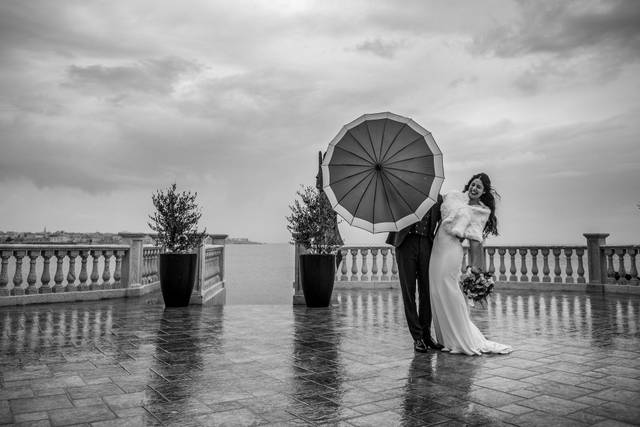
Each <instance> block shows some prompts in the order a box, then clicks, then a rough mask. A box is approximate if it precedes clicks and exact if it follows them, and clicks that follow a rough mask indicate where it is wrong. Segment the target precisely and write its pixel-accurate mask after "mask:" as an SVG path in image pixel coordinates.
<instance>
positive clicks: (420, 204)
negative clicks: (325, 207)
mask: <svg viewBox="0 0 640 427" xmlns="http://www.w3.org/2000/svg"><path fill="white" fill-rule="evenodd" d="M322 174H323V181H324V187H323V188H324V191H325V193H326V195H327V197H328V198H329V200H330V201H331V205H332V206H333V208H334V209H335V211H336V212H337V213H338V214H339V215H340V216H341V217H342V218H344V219H345V221H346V222H347V223H349V224H350V225H353V226H355V227H358V228H362V229H364V230H367V231H369V232H372V233H380V232H385V231H398V230H401V229H402V228H404V227H406V226H408V225H411V224H413V223H415V222H418V221H420V219H422V217H423V216H424V214H425V213H426V212H427V211H428V210H429V208H431V206H433V205H434V204H435V202H436V200H437V197H438V193H439V191H440V187H441V186H442V182H443V181H444V170H443V167H442V152H441V151H440V149H439V148H438V145H437V144H436V141H435V140H434V139H433V136H432V135H431V133H430V132H429V131H427V130H426V129H424V128H423V127H421V126H420V125H418V124H417V123H416V122H414V121H413V120H411V119H409V118H406V117H402V116H398V115H396V114H393V113H388V112H386V113H376V114H365V115H363V116H361V117H359V118H357V119H356V120H354V121H352V122H351V123H349V124H347V125H345V126H343V128H342V129H341V130H340V132H339V133H338V135H336V137H335V138H333V140H332V141H331V143H330V144H329V148H328V149H327V152H326V155H325V156H324V160H323V162H322Z"/></svg>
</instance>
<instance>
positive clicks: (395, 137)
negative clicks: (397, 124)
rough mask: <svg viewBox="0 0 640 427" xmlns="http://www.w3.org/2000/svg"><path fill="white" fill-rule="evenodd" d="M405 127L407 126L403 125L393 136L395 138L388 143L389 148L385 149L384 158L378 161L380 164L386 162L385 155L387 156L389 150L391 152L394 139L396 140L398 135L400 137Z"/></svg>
mask: <svg viewBox="0 0 640 427" xmlns="http://www.w3.org/2000/svg"><path fill="white" fill-rule="evenodd" d="M406 126H407V124H406V123H403V124H402V127H401V128H400V129H399V130H398V133H396V134H395V136H394V137H393V139H392V140H391V142H390V143H389V146H388V147H387V150H386V151H385V152H384V156H381V157H380V161H381V162H384V161H386V159H385V157H386V156H387V154H389V150H391V147H393V143H394V142H396V139H397V138H398V135H400V133H402V129H404V128H405V127H406Z"/></svg>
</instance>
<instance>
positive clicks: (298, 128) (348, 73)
mask: <svg viewBox="0 0 640 427" xmlns="http://www.w3.org/2000/svg"><path fill="white" fill-rule="evenodd" d="M639 60H640V2H638V1H635V0H618V1H615V0H600V1H589V0H580V1H567V0H558V1H535V2H533V1H527V2H525V1H511V0H491V1H482V2H478V1H475V0H467V1H452V0H442V1H426V0H414V1H408V0H407V1H398V0H389V1H376V0H373V1H372V0H362V1H357V0H339V1H334V0H317V1H307V0H264V1H245V0H233V1H231V0H230V1H209V0H207V1H204V0H203V1H200V2H199V1H182V2H157V1H139V0H136V1H84V0H82V1H80V0H78V1H65V0H62V1H56V2H52V1H49V0H46V1H33V0H26V1H18V0H15V1H12V0H8V1H3V2H1V3H0V201H1V203H0V230H5V231H6V230H16V231H36V230H42V229H43V228H44V227H46V228H47V229H48V230H59V229H62V230H67V231H104V232H117V231H124V230H127V231H148V230H149V229H148V227H147V215H148V214H150V213H151V212H152V210H153V206H152V204H151V194H152V193H153V192H154V191H155V190H156V189H158V188H164V187H166V186H168V185H169V184H171V183H172V182H174V181H175V182H177V184H178V188H179V189H183V190H192V191H197V192H198V198H199V201H200V203H201V205H202V209H203V222H202V225H203V226H206V227H207V229H208V231H210V232H214V233H225V234H229V235H230V236H235V237H248V238H250V239H252V240H258V241H263V242H286V241H288V240H289V235H288V232H287V230H286V221H285V216H286V215H287V214H288V213H289V209H288V205H289V204H290V203H291V202H292V200H293V199H294V197H295V193H296V191H297V190H298V189H299V188H300V185H301V184H310V185H313V184H314V178H315V174H316V171H317V153H318V151H320V150H325V149H326V148H327V145H328V143H329V142H330V141H331V139H332V138H333V137H334V136H335V135H336V134H337V133H338V131H339V130H340V128H341V127H342V125H344V124H345V123H348V122H350V121H352V120H353V119H355V118H357V117H358V116H360V115H362V114H364V113H374V112H380V111H391V112H394V113H396V114H401V115H405V116H408V117H411V118H412V119H414V120H415V121H416V122H418V123H419V124H421V125H422V126H423V127H425V128H426V129H428V130H430V131H431V132H432V134H433V135H434V137H435V139H436V141H437V142H438V144H439V146H440V148H441V149H442V151H443V153H444V167H445V175H446V180H445V183H444V185H443V191H444V192H447V191H450V190H454V189H458V190H459V189H461V187H462V186H463V185H464V183H465V182H466V180H467V179H468V177H469V176H470V175H471V174H473V173H476V172H479V171H485V172H487V173H488V174H489V175H490V176H491V177H492V179H493V182H494V185H495V187H496V188H497V190H498V191H499V192H500V194H501V195H502V199H501V201H500V202H499V205H498V213H497V214H498V218H499V221H500V223H499V227H500V232H501V236H500V237H498V238H493V239H492V240H491V242H492V243H495V244H500V243H516V244H517V243H576V244H583V243H584V238H583V237H582V233H585V232H607V233H610V234H611V236H610V237H609V240H608V241H609V242H610V243H639V242H640V210H639V209H638V207H637V204H638V203H639V202H640V120H639V119H638V117H640V90H638V87H640V77H639V76H640V61H639ZM340 227H341V231H342V232H343V234H344V235H345V240H346V242H347V243H368V242H379V241H382V240H384V236H381V235H375V236H373V235H369V234H367V233H365V232H361V231H359V230H354V229H351V228H350V227H349V226H347V225H346V224H341V226H340Z"/></svg>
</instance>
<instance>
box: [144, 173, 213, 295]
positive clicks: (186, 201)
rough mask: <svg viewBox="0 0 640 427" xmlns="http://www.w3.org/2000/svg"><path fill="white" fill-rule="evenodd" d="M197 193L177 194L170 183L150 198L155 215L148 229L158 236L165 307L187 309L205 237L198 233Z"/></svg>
mask: <svg viewBox="0 0 640 427" xmlns="http://www.w3.org/2000/svg"><path fill="white" fill-rule="evenodd" d="M197 195H198V193H191V192H189V191H183V192H178V191H177V190H176V184H175V183H173V184H171V186H169V188H167V189H166V190H157V191H156V193H155V194H153V196H152V197H151V199H152V201H153V206H154V207H155V209H156V210H155V212H154V213H153V215H149V219H150V220H151V221H150V222H148V225H149V227H150V228H151V229H152V230H153V231H155V232H156V233H157V235H156V244H157V245H158V246H160V247H161V248H162V251H161V253H160V288H161V289H162V298H163V299H164V304H165V306H166V307H186V306H187V305H189V300H190V298H191V292H193V286H194V284H195V279H196V268H197V261H198V255H197V253H196V250H197V248H198V247H199V246H200V245H201V244H202V241H203V240H204V238H205V236H206V230H204V231H202V232H199V231H198V221H200V218H201V217H202V213H201V212H200V208H199V207H198V204H197V203H196V197H197Z"/></svg>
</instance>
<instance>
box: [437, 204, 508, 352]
mask: <svg viewBox="0 0 640 427" xmlns="http://www.w3.org/2000/svg"><path fill="white" fill-rule="evenodd" d="M468 203H469V196H468V195H467V193H460V192H451V193H448V194H447V195H445V196H444V200H443V202H442V205H441V213H442V220H441V222H440V227H439V228H438V232H437V233H436V237H435V240H434V242H433V250H432V252H431V260H430V261H429V292H430V296H431V313H432V315H433V326H434V329H435V333H436V339H437V340H438V342H439V343H440V344H442V345H444V349H443V351H450V352H451V353H465V354H468V355H470V356H471V355H474V354H475V355H480V354H482V353H500V354H507V353H510V352H511V351H512V348H511V347H510V346H508V345H504V344H500V343H497V342H493V341H489V340H487V339H486V338H485V337H484V335H482V332H480V330H479V329H478V328H477V327H476V325H474V324H473V322H472V321H471V317H470V315H469V308H468V307H467V302H466V298H465V296H464V294H463V293H462V290H461V289H460V285H459V284H458V283H459V280H460V268H461V266H462V257H463V248H462V242H461V241H460V239H461V238H464V239H471V240H477V241H482V240H483V238H482V230H483V229H484V225H485V224H486V222H487V220H488V219H489V213H490V210H489V208H487V207H486V206H485V205H483V204H480V205H469V204H468Z"/></svg>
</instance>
